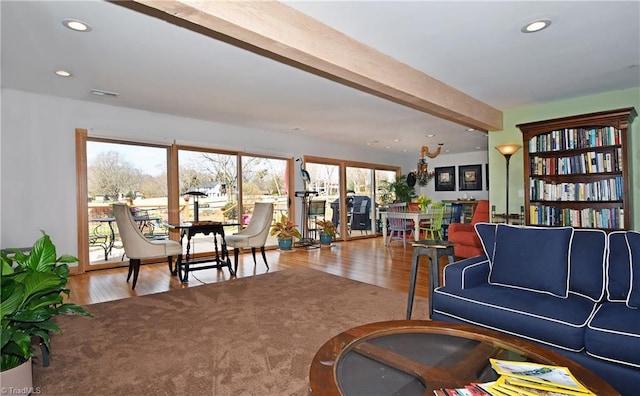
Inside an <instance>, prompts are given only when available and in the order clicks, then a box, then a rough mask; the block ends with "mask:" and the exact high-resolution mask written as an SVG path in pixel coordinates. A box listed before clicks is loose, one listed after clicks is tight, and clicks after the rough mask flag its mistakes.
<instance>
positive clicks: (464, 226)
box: [449, 200, 489, 258]
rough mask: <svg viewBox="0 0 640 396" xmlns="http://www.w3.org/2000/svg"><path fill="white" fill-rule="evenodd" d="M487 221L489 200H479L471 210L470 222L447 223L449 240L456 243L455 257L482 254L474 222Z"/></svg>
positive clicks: (454, 248)
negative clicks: (474, 208)
mask: <svg viewBox="0 0 640 396" xmlns="http://www.w3.org/2000/svg"><path fill="white" fill-rule="evenodd" d="M488 221H489V201H487V200H480V201H478V205H477V206H476V210H475V211H474V212H473V217H472V218H471V223H451V224H449V241H451V242H454V243H456V245H455V246H454V247H453V252H454V254H455V256H456V257H460V258H469V257H475V256H479V255H481V254H484V251H483V250H482V244H481V243H480V238H479V237H478V234H477V233H476V230H475V228H474V225H475V224H476V223H481V222H488Z"/></svg>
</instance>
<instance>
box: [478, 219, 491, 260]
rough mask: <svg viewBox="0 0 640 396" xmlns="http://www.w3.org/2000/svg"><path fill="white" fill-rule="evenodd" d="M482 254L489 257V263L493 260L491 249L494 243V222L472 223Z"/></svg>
mask: <svg viewBox="0 0 640 396" xmlns="http://www.w3.org/2000/svg"><path fill="white" fill-rule="evenodd" d="M474 227H475V229H476V233H477V234H478V237H480V243H482V249H483V250H484V254H485V255H486V256H487V258H488V259H489V263H491V262H492V261H493V249H494V248H495V245H496V224H492V223H476V224H475V225H474Z"/></svg>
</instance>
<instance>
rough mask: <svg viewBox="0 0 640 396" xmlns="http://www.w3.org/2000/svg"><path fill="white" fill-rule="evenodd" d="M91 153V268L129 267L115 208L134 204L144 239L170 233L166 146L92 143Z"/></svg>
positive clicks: (88, 145) (88, 176)
mask: <svg viewBox="0 0 640 396" xmlns="http://www.w3.org/2000/svg"><path fill="white" fill-rule="evenodd" d="M86 154H87V167H86V180H87V195H88V196H87V211H88V222H87V227H86V229H88V251H89V262H88V266H89V268H92V267H96V268H105V267H114V266H120V265H127V264H128V262H127V261H124V258H125V256H124V248H123V246H122V242H121V240H120V236H119V232H118V227H117V225H116V222H115V218H114V217H113V210H112V207H111V205H112V204H113V203H116V202H122V203H126V204H127V205H129V207H130V210H131V212H132V214H133V215H134V219H135V220H136V223H137V224H138V227H139V228H140V231H141V232H142V233H143V234H144V235H145V237H147V238H150V239H156V238H165V237H166V236H167V235H168V231H167V228H166V227H165V226H164V224H166V222H167V191H168V186H167V147H159V146H151V145H137V144H130V143H126V142H120V141H112V140H100V139H89V140H88V141H87V142H86ZM83 228H84V227H83Z"/></svg>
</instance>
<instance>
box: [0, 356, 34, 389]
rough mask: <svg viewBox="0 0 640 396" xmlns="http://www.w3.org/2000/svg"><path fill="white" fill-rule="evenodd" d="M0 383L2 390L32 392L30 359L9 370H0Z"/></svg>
mask: <svg viewBox="0 0 640 396" xmlns="http://www.w3.org/2000/svg"><path fill="white" fill-rule="evenodd" d="M0 383H1V384H2V390H3V393H4V390H6V389H12V393H15V394H18V393H20V394H21V395H30V394H31V393H33V372H32V370H31V359H29V360H27V361H26V362H24V363H22V364H21V365H19V366H17V367H14V368H12V369H9V370H5V371H1V372H0Z"/></svg>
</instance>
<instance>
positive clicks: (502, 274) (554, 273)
mask: <svg viewBox="0 0 640 396" xmlns="http://www.w3.org/2000/svg"><path fill="white" fill-rule="evenodd" d="M572 237H573V228H571V227H555V228H537V227H519V226H511V225H506V224H498V225H497V227H496V242H495V249H494V252H493V259H492V260H491V259H490V260H491V271H490V273H489V283H491V284H494V285H502V286H508V287H515V288H520V289H525V290H530V291H535V292H538V293H546V294H551V295H554V296H557V297H563V298H566V297H567V295H568V292H569V267H570V265H569V263H570V249H571V239H572Z"/></svg>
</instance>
